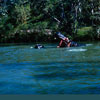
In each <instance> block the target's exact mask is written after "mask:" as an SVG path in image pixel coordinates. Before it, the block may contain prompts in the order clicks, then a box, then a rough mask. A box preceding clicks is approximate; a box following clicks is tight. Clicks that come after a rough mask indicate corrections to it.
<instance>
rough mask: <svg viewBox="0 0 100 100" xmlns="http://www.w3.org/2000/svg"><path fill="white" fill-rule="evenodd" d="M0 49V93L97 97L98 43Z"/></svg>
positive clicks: (99, 76)
mask: <svg viewBox="0 0 100 100" xmlns="http://www.w3.org/2000/svg"><path fill="white" fill-rule="evenodd" d="M44 46H45V48H44V49H34V48H33V47H34V45H31V44H27V45H2V46H0V94H12V95H13V94H100V43H87V44H86V46H83V47H70V48H56V46H57V45H56V44H44Z"/></svg>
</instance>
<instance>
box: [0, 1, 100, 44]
mask: <svg viewBox="0 0 100 100" xmlns="http://www.w3.org/2000/svg"><path fill="white" fill-rule="evenodd" d="M58 31H60V32H62V33H63V34H64V35H65V36H68V37H69V38H71V39H73V40H76V41H88V40H91V41H92V40H99V39H100V0H0V42H1V43H22V42H26V43H28V42H54V41H57V39H55V33H56V32H58Z"/></svg>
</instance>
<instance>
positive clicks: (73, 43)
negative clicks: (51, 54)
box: [57, 32, 77, 48]
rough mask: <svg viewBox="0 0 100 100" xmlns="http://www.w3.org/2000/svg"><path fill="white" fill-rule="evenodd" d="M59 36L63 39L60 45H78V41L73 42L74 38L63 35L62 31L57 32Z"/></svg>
mask: <svg viewBox="0 0 100 100" xmlns="http://www.w3.org/2000/svg"><path fill="white" fill-rule="evenodd" d="M57 36H58V37H59V38H60V39H61V41H60V43H59V46H57V47H58V48H59V47H73V46H74V47H76V46H77V43H75V42H73V41H72V40H69V38H68V37H65V36H64V35H62V34H61V33H60V32H57Z"/></svg>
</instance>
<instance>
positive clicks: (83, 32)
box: [74, 27, 96, 41]
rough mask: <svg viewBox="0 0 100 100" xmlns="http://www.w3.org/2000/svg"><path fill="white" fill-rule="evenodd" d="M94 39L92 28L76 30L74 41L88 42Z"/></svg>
mask: <svg viewBox="0 0 100 100" xmlns="http://www.w3.org/2000/svg"><path fill="white" fill-rule="evenodd" d="M95 37H96V34H95V31H94V28H93V27H82V28H80V29H78V31H77V34H76V36H75V38H74V40H78V41H89V40H94V39H95Z"/></svg>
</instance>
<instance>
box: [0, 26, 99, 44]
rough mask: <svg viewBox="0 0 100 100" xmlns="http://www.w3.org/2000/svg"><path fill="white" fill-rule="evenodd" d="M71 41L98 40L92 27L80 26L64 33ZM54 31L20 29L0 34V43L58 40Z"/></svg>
mask: <svg viewBox="0 0 100 100" xmlns="http://www.w3.org/2000/svg"><path fill="white" fill-rule="evenodd" d="M63 33H64V35H65V36H67V37H69V38H70V39H71V40H73V41H77V42H81V41H99V40H100V37H99V36H98V33H97V30H96V29H95V28H93V27H82V28H80V29H78V30H77V33H75V34H71V35H70V34H66V33H65V32H62V34H63ZM55 34H56V32H53V31H52V30H50V29H48V30H46V31H32V30H26V31H25V30H21V31H18V32H16V33H11V34H8V35H4V34H1V35H0V43H38V42H47V43H48V42H50V43H52V42H58V41H59V39H58V38H56V36H55Z"/></svg>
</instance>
